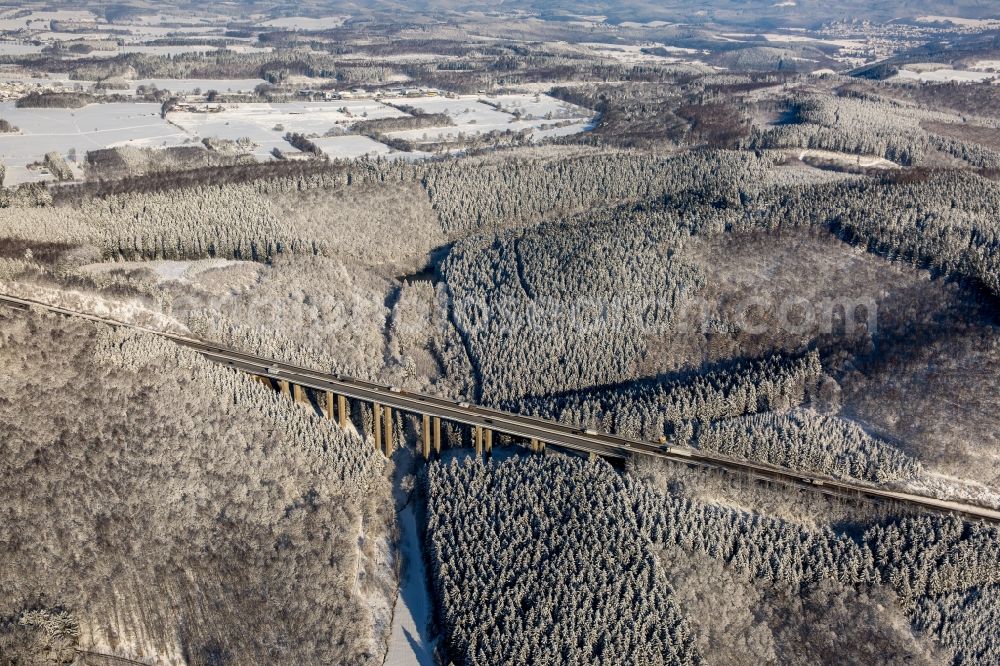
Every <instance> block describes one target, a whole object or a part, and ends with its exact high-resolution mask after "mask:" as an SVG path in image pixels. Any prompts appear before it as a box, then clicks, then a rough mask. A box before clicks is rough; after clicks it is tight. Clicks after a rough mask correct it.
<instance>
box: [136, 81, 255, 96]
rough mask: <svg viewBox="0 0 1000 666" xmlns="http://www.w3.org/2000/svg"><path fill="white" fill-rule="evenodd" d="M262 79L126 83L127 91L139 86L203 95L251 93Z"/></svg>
mask: <svg viewBox="0 0 1000 666" xmlns="http://www.w3.org/2000/svg"><path fill="white" fill-rule="evenodd" d="M262 83H267V81H265V80H264V79H136V80H134V81H128V84H129V89H130V90H132V91H135V89H136V88H138V87H139V86H146V87H147V88H148V87H150V86H156V87H157V88H159V89H161V90H169V91H170V92H175V93H190V92H194V91H195V90H201V91H202V92H203V93H204V92H208V91H209V90H215V91H217V92H220V93H230V92H253V90H254V88H256V87H257V86H259V85H260V84H262Z"/></svg>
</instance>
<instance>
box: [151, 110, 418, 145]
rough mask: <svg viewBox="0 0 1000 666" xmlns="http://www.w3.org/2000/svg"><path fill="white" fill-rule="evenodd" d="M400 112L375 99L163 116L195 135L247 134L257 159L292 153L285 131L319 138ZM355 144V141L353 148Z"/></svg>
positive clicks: (223, 136)
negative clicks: (273, 153) (276, 152)
mask: <svg viewBox="0 0 1000 666" xmlns="http://www.w3.org/2000/svg"><path fill="white" fill-rule="evenodd" d="M403 115H406V114H404V113H403V112H402V111H399V110H398V109H394V108H392V107H390V106H386V105H385V104H381V103H379V102H376V101H375V100H342V101H336V102H287V103H279V104H263V103H262V104H227V105H225V107H224V109H223V110H222V111H220V112H217V113H191V112H187V111H182V112H174V113H170V114H168V116H167V117H168V119H169V120H170V122H171V123H174V124H176V125H177V126H178V127H180V128H182V129H183V130H184V131H186V132H187V133H188V134H190V135H192V136H196V137H199V138H205V137H217V138H220V139H233V140H236V139H241V138H243V137H247V138H249V139H250V140H252V141H253V142H254V143H256V144H258V146H259V147H258V148H257V150H255V151H254V154H255V155H256V156H257V157H258V158H259V159H266V158H267V157H268V155H269V154H270V153H271V150H272V149H273V148H279V149H280V150H282V152H294V149H293V148H292V147H291V146H290V145H289V144H288V143H287V142H286V141H285V139H284V136H285V134H286V133H288V132H298V133H300V134H306V135H309V134H318V135H319V136H321V137H322V136H323V135H324V134H326V133H327V132H328V131H329V130H330V129H332V128H334V127H338V126H339V127H341V128H345V127H346V126H347V125H349V124H350V123H353V122H356V121H358V120H363V119H375V118H395V117H398V116H403ZM359 138H361V137H359ZM372 143H375V142H372ZM359 145H360V144H355V148H357V147H359ZM377 145H382V144H377ZM343 148H344V146H342V149H343ZM371 149H374V150H377V148H373V147H369V150H371ZM386 152H388V148H386ZM362 154H364V153H362Z"/></svg>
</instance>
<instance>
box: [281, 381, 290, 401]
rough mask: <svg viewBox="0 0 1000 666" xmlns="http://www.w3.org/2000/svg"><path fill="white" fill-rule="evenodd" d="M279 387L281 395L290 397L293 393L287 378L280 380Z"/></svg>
mask: <svg viewBox="0 0 1000 666" xmlns="http://www.w3.org/2000/svg"><path fill="white" fill-rule="evenodd" d="M278 389H279V390H280V391H281V395H283V396H286V397H290V396H291V395H292V391H291V389H290V388H289V386H288V380H287V379H279V380H278Z"/></svg>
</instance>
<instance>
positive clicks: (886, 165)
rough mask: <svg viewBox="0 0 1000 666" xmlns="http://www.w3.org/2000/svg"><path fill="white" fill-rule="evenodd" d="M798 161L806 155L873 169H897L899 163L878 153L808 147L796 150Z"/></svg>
mask: <svg viewBox="0 0 1000 666" xmlns="http://www.w3.org/2000/svg"><path fill="white" fill-rule="evenodd" d="M797 157H798V159H799V161H804V160H805V159H806V158H808V157H813V158H817V159H821V160H828V161H831V162H836V163H838V164H843V165H844V166H860V167H865V168H874V169H898V168H899V165H898V164H896V163H895V162H893V161H891V160H887V159H885V158H884V157H879V156H878V155H854V154H852V153H838V152H835V151H832V150H817V149H815V148H809V149H806V150H800V151H798V155H797Z"/></svg>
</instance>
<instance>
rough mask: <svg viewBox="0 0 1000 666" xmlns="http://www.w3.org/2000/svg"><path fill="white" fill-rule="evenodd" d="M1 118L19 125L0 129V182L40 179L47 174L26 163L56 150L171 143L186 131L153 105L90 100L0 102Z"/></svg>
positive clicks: (182, 138)
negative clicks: (0, 177) (30, 104)
mask: <svg viewBox="0 0 1000 666" xmlns="http://www.w3.org/2000/svg"><path fill="white" fill-rule="evenodd" d="M0 118H3V119H4V120H6V121H7V122H9V123H11V124H12V125H14V126H16V127H18V128H19V129H20V133H16V134H0V161H3V163H4V164H6V165H7V176H6V179H5V182H7V183H8V184H16V183H19V182H27V181H32V180H41V179H44V178H45V177H46V174H43V173H41V172H40V171H38V170H30V169H28V168H27V166H28V165H29V164H31V163H32V162H37V161H41V160H42V158H43V157H44V156H45V154H46V153H48V152H51V151H55V152H57V153H60V154H62V155H64V156H65V155H68V154H70V153H71V151H75V152H76V154H77V155H78V156H79V158H80V159H82V158H83V155H84V153H85V152H86V151H88V150H94V149H97V148H106V147H108V146H116V145H119V144H123V143H130V142H132V143H139V144H141V145H147V146H176V145H179V144H182V143H185V142H186V141H189V140H190V138H191V137H190V135H189V134H187V133H185V132H184V131H183V130H181V129H179V128H178V127H176V126H174V125H171V124H170V123H168V122H166V121H165V120H163V118H161V117H160V109H159V106H158V105H156V104H125V103H120V104H93V105H90V106H86V107H83V108H82V109H20V108H16V107H15V106H14V105H13V104H11V103H9V102H2V103H0Z"/></svg>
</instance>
